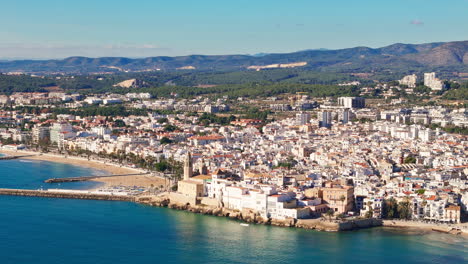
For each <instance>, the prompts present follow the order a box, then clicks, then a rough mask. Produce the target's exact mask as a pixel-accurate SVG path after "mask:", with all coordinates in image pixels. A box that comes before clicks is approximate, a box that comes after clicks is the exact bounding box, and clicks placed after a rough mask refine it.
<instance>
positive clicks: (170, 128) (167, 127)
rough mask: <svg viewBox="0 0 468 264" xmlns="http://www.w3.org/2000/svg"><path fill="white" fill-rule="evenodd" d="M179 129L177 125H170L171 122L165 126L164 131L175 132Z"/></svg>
mask: <svg viewBox="0 0 468 264" xmlns="http://www.w3.org/2000/svg"><path fill="white" fill-rule="evenodd" d="M178 129H179V128H178V127H176V126H174V125H170V124H166V125H165V126H164V131H166V132H174V131H176V130H178Z"/></svg>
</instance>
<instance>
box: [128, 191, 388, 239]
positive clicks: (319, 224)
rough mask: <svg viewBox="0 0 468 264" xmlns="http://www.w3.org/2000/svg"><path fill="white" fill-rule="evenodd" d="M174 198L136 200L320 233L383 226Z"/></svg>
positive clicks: (139, 198) (248, 221)
mask: <svg viewBox="0 0 468 264" xmlns="http://www.w3.org/2000/svg"><path fill="white" fill-rule="evenodd" d="M171 198H172V196H170V195H169V196H163V197H158V196H142V197H138V198H137V199H136V202H138V203H141V204H147V205H150V206H159V207H168V208H172V209H177V210H184V211H189V212H193V213H198V214H204V215H214V216H221V217H228V218H231V219H235V220H240V221H243V222H247V223H255V224H264V225H273V226H282V227H297V228H304V229H314V230H319V231H330V232H338V231H349V230H355V229H361V228H369V227H374V226H381V225H382V221H381V220H378V219H355V220H349V221H329V220H326V219H323V218H317V219H284V220H281V219H272V218H263V217H261V216H260V215H259V214H258V213H256V212H254V211H252V210H243V211H239V210H232V209H228V208H220V207H217V206H213V205H206V204H198V205H192V204H190V203H180V202H174V201H172V200H171Z"/></svg>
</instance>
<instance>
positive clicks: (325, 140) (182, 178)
mask: <svg viewBox="0 0 468 264" xmlns="http://www.w3.org/2000/svg"><path fill="white" fill-rule="evenodd" d="M134 82H135V81H134V80H130V82H128V83H129V85H134ZM416 84H417V76H416V75H409V76H405V77H403V78H402V79H401V80H400V81H399V82H396V83H395V82H393V83H391V84H388V83H379V84H377V85H375V86H374V87H373V88H371V87H363V88H361V89H360V94H361V95H362V96H365V95H366V93H372V90H375V89H380V90H382V91H383V93H384V95H385V97H389V98H391V96H394V95H395V93H401V91H406V93H413V92H417V90H416V91H413V90H415V89H416V88H415V87H416ZM118 85H122V84H118ZM340 85H342V86H349V85H359V82H352V83H343V84H340ZM424 85H425V87H426V88H427V89H429V92H431V90H432V93H435V92H437V91H440V90H442V89H444V86H445V84H444V82H443V81H441V80H439V79H437V78H436V77H435V73H426V74H424ZM388 102H390V103H388ZM0 104H2V105H3V110H2V111H1V112H0V123H1V126H2V128H0V137H1V139H2V143H3V146H2V149H3V150H10V151H21V150H29V151H38V152H39V151H40V152H43V153H47V152H52V153H55V154H59V155H62V156H70V157H72V156H80V157H84V158H86V159H88V160H89V159H100V160H106V161H107V162H111V163H115V164H119V165H120V166H126V167H133V168H140V169H144V170H145V171H146V172H149V173H152V175H153V176H151V177H158V178H161V179H164V181H163V182H162V183H161V184H159V185H156V186H155V185H154V184H151V186H140V187H138V188H137V189H134V188H133V189H132V192H129V193H131V194H132V195H140V196H144V195H154V196H161V197H166V198H167V199H169V200H170V201H171V202H173V203H180V204H190V205H193V206H195V205H205V206H211V207H214V208H226V209H230V210H235V211H239V212H245V211H248V212H251V213H254V214H255V215H258V216H259V217H261V218H263V219H276V220H286V219H293V220H294V219H295V220H297V219H310V218H319V217H328V218H330V219H331V218H333V219H339V220H342V221H345V220H346V219H360V218H375V219H382V218H383V219H403V220H415V221H426V222H437V223H452V224H457V223H460V222H461V221H462V220H464V215H465V214H466V211H467V206H468V192H467V178H466V175H467V174H468V157H467V155H466V151H467V147H468V145H467V136H466V128H467V126H468V118H467V112H466V108H464V107H463V105H461V106H462V107H453V106H447V105H445V106H442V105H437V104H425V105H414V106H410V105H408V104H405V99H401V98H397V99H392V100H391V101H388V100H385V99H380V100H379V99H367V100H366V98H364V97H325V98H324V97H322V98H320V97H310V96H309V95H308V94H307V93H304V92H298V93H296V94H283V95H278V96H272V97H258V98H243V97H238V98H230V97H229V96H219V97H217V98H214V97H209V96H195V97H193V98H179V97H178V95H177V94H175V93H173V94H172V95H171V96H170V97H168V98H162V97H161V98H152V95H151V94H150V93H138V92H135V93H126V94H109V93H107V94H88V95H82V94H67V93H65V92H57V91H54V92H47V93H13V94H11V95H3V96H0ZM239 109H250V110H245V111H241V110H239ZM454 132H455V133H454ZM122 187H123V186H119V188H122ZM113 188H117V187H116V186H113ZM101 191H102V192H104V190H101ZM111 191H112V189H111ZM105 192H109V190H108V189H107V190H105Z"/></svg>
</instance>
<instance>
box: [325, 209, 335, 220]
mask: <svg viewBox="0 0 468 264" xmlns="http://www.w3.org/2000/svg"><path fill="white" fill-rule="evenodd" d="M334 214H335V211H333V209H330V210H328V211H326V212H325V215H326V216H328V221H331V218H332V216H333V215H334Z"/></svg>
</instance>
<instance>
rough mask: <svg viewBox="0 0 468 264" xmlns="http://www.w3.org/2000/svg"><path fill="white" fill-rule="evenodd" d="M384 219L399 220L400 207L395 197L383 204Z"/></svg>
mask: <svg viewBox="0 0 468 264" xmlns="http://www.w3.org/2000/svg"><path fill="white" fill-rule="evenodd" d="M382 217H383V218H386V219H393V218H398V205H397V202H396V200H395V199H394V198H393V197H392V198H390V199H388V200H385V202H384V203H383V208H382Z"/></svg>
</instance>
